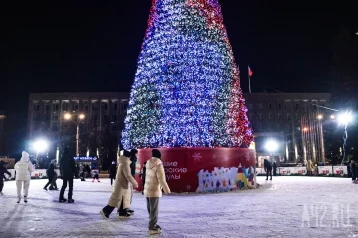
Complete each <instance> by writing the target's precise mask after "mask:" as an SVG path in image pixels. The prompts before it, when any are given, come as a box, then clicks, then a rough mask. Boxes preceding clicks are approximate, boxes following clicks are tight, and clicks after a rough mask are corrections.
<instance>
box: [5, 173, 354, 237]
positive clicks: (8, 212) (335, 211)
mask: <svg viewBox="0 0 358 238" xmlns="http://www.w3.org/2000/svg"><path fill="white" fill-rule="evenodd" d="M257 180H258V183H259V184H260V185H261V186H260V187H259V188H258V189H252V190H241V191H237V192H229V193H218V194H172V195H170V196H163V198H162V199H161V200H160V208H159V222H158V224H159V225H160V226H161V227H162V228H163V232H162V234H161V235H157V236H156V237H220V238H221V237H358V219H357V215H358V184H352V182H351V180H350V179H348V178H323V177H274V179H273V181H268V182H266V181H265V180H264V177H258V179H257ZM46 182H47V181H46V180H32V181H31V185H30V192H29V202H28V204H24V203H23V200H22V201H21V203H20V204H17V203H16V185H15V182H14V181H8V182H5V186H4V190H3V192H4V194H5V195H3V196H0V237H1V238H9V237H38V238H40V237H46V238H49V237H149V235H148V228H147V227H148V214H147V211H146V203H145V198H144V196H143V195H142V194H141V193H135V194H134V197H133V203H132V209H133V210H135V215H134V216H133V217H131V218H130V219H128V220H125V221H120V220H118V219H117V216H116V214H115V213H113V214H112V216H111V217H110V220H104V219H103V218H102V216H101V215H100V214H99V211H100V210H101V209H102V207H103V206H105V205H106V203H107V201H108V199H109V196H110V194H111V189H112V188H111V185H110V182H109V180H108V179H103V180H102V181H101V183H97V182H95V183H92V182H91V180H90V179H88V180H87V181H86V182H81V181H80V180H75V184H74V197H73V198H74V199H75V203H74V204H67V203H65V204H60V203H58V196H59V191H44V190H43V186H44V185H45V184H46ZM61 185H62V180H58V186H59V187H60V186H61ZM66 196H67V192H66Z"/></svg>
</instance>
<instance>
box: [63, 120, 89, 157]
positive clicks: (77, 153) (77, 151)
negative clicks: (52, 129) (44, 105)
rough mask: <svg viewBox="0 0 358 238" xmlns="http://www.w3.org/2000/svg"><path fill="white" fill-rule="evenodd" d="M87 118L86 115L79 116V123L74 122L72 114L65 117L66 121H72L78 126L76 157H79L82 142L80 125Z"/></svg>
mask: <svg viewBox="0 0 358 238" xmlns="http://www.w3.org/2000/svg"><path fill="white" fill-rule="evenodd" d="M85 118H86V115H85V114H79V115H78V117H77V122H75V121H74V120H72V115H71V114H70V113H66V114H65V115H64V119H65V120H66V121H70V120H71V121H72V122H73V123H75V124H76V127H77V133H76V155H77V156H79V140H80V123H81V121H82V120H84V119H85Z"/></svg>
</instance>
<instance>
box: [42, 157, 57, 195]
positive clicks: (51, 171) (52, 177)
mask: <svg viewBox="0 0 358 238" xmlns="http://www.w3.org/2000/svg"><path fill="white" fill-rule="evenodd" d="M55 163H56V160H52V161H51V163H50V165H49V167H48V169H47V170H46V175H47V178H48V182H47V184H46V185H45V187H44V190H46V191H47V187H48V186H49V185H51V186H50V188H49V189H50V190H57V189H58V188H57V184H56V180H57V173H56V171H55Z"/></svg>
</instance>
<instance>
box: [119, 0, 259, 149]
mask: <svg viewBox="0 0 358 238" xmlns="http://www.w3.org/2000/svg"><path fill="white" fill-rule="evenodd" d="M246 112H247V109H246V107H245V100H244V99H243V97H242V92H241V89H240V79H239V71H238V68H237V65H236V64H235V60H234V56H233V52H232V48H231V45H230V42H229V39H228V36H227V33H226V28H225V25H224V22H223V17H222V13H221V8H220V5H219V2H218V0H153V4H152V8H151V12H150V17H149V21H148V29H147V32H146V36H145V39H144V43H143V46H142V51H141V54H140V56H139V60H138V69H137V73H136V75H135V80H134V84H133V86H132V90H131V95H130V101H129V107H128V110H127V117H126V119H125V129H124V131H123V138H122V144H123V146H124V148H126V149H129V148H148V147H247V146H248V145H249V144H250V142H251V141H252V133H251V129H250V127H249V122H248V119H247V116H246Z"/></svg>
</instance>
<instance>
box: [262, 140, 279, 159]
mask: <svg viewBox="0 0 358 238" xmlns="http://www.w3.org/2000/svg"><path fill="white" fill-rule="evenodd" d="M265 149H266V150H267V151H268V152H270V160H271V161H272V162H273V153H274V152H275V151H276V150H277V149H278V143H277V142H276V141H275V140H272V139H270V140H268V141H266V144H265Z"/></svg>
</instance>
